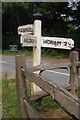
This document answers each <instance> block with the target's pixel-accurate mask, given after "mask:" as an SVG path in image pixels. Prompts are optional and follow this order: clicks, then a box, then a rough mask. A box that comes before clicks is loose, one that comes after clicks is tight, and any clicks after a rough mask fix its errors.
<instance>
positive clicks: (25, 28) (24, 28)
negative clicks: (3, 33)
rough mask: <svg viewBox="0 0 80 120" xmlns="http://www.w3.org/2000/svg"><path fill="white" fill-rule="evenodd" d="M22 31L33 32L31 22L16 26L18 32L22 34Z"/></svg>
mask: <svg viewBox="0 0 80 120" xmlns="http://www.w3.org/2000/svg"><path fill="white" fill-rule="evenodd" d="M24 33H28V34H31V33H33V24H28V25H22V26H19V27H18V34H21V35H23V34H24Z"/></svg>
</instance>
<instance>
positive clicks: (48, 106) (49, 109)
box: [2, 77, 70, 120]
mask: <svg viewBox="0 0 80 120" xmlns="http://www.w3.org/2000/svg"><path fill="white" fill-rule="evenodd" d="M2 81H3V82H2V88H3V118H17V117H18V114H17V113H18V105H17V96H16V86H15V79H7V77H5V78H4V79H3V80H2ZM32 106H33V107H34V108H36V109H37V111H38V112H39V113H40V114H41V115H42V116H43V117H44V116H45V117H47V118H68V120H69V119H70V117H69V115H68V114H67V113H66V112H64V110H63V109H62V108H61V107H60V106H59V105H58V104H57V103H56V102H55V101H53V99H52V97H51V96H47V97H44V98H42V102H41V105H39V104H38V102H36V101H35V102H32Z"/></svg>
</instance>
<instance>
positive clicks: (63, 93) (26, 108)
mask: <svg viewBox="0 0 80 120" xmlns="http://www.w3.org/2000/svg"><path fill="white" fill-rule="evenodd" d="M74 54H76V55H74ZM77 55H78V53H77V52H72V53H71V54H70V57H71V63H70V65H68V66H63V68H64V69H65V68H66V69H67V68H68V67H69V68H70V74H71V75H70V85H71V86H70V89H71V93H70V92H69V91H68V90H66V89H65V88H63V87H61V86H59V85H57V84H56V83H54V82H49V80H46V79H44V78H43V77H42V76H41V72H42V71H43V70H44V69H47V68H49V69H50V65H49V66H47V67H43V68H42V67H40V66H37V67H35V68H27V67H26V62H25V61H26V58H25V57H24V56H16V90H17V96H18V108H19V113H20V117H21V118H28V119H30V118H37V119H38V118H41V115H39V113H38V112H37V111H35V110H33V109H32V107H31V106H30V104H29V103H30V98H29V96H28V95H27V88H26V80H29V81H32V82H34V83H35V84H36V85H38V86H39V87H40V88H41V89H42V90H44V91H45V92H44V95H47V94H49V95H50V96H52V98H53V99H54V100H56V101H57V102H58V103H59V104H60V105H61V106H62V107H63V108H64V109H65V110H66V111H67V112H68V113H69V114H71V115H74V116H75V117H76V118H78V119H80V114H79V111H80V100H79V98H78V97H77V96H76V95H75V89H76V87H75V83H76V80H77V79H78V78H77V76H78V74H77V68H79V67H80V62H79V61H78V57H77ZM72 57H73V59H72ZM60 67H61V66H59V67H58V68H60ZM52 68H56V66H55V67H52ZM37 70H41V72H40V74H39V75H37V74H36V73H35V71H37ZM72 93H73V94H72Z"/></svg>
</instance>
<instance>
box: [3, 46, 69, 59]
mask: <svg viewBox="0 0 80 120" xmlns="http://www.w3.org/2000/svg"><path fill="white" fill-rule="evenodd" d="M2 54H4V55H17V54H19V55H26V56H32V55H33V50H32V48H23V49H20V50H19V51H18V52H10V50H9V49H7V50H2ZM41 54H42V57H48V58H67V57H69V51H66V50H63V51H62V50H56V49H55V50H53V49H42V53H41Z"/></svg>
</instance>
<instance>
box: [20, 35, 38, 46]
mask: <svg viewBox="0 0 80 120" xmlns="http://www.w3.org/2000/svg"><path fill="white" fill-rule="evenodd" d="M21 43H22V46H37V37H36V36H34V35H28V34H23V35H22V36H21Z"/></svg>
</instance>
